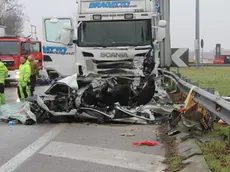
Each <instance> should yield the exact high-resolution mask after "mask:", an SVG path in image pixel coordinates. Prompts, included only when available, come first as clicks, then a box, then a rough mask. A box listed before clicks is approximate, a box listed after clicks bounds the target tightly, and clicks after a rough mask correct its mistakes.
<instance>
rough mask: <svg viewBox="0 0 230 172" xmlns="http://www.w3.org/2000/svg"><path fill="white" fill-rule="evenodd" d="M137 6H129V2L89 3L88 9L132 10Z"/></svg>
mask: <svg viewBox="0 0 230 172" xmlns="http://www.w3.org/2000/svg"><path fill="white" fill-rule="evenodd" d="M134 7H137V5H131V4H130V2H129V1H123V2H121V1H111V2H90V4H89V8H134Z"/></svg>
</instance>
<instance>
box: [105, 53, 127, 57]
mask: <svg viewBox="0 0 230 172" xmlns="http://www.w3.org/2000/svg"><path fill="white" fill-rule="evenodd" d="M101 57H127V58H128V54H127V53H103V52H102V53H101Z"/></svg>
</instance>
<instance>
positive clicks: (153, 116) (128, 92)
mask: <svg viewBox="0 0 230 172" xmlns="http://www.w3.org/2000/svg"><path fill="white" fill-rule="evenodd" d="M135 83H136V81H135V79H130V78H125V77H109V78H101V77H100V76H98V75H95V74H89V75H88V76H86V77H85V76H80V77H77V75H73V76H69V77H67V78H64V79H62V80H59V81H57V82H56V83H54V84H53V85H52V86H51V87H50V88H49V89H48V90H47V91H46V92H45V95H44V96H37V97H35V98H33V99H31V98H30V99H28V101H30V102H31V111H32V112H33V113H34V114H35V115H36V118H37V122H44V121H45V120H49V121H50V122H68V121H69V122H72V121H82V120H85V119H96V120H97V122H99V123H105V122H110V121H116V120H118V121H119V120H124V119H130V118H135V119H139V120H142V121H145V122H147V123H154V122H156V121H157V120H163V119H166V118H168V116H169V115H170V114H171V112H172V110H173V106H172V105H167V104H161V105H160V104H159V103H158V100H160V99H162V98H161V97H162V94H163V93H162V92H161V95H160V96H155V97H154V95H155V94H156V95H157V90H156V84H155V80H154V78H153V77H149V78H142V79H141V81H140V84H139V85H137V84H136V85H135ZM158 94H159V92H158ZM165 94H167V93H166V92H165Z"/></svg>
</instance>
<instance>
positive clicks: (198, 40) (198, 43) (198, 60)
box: [195, 0, 200, 67]
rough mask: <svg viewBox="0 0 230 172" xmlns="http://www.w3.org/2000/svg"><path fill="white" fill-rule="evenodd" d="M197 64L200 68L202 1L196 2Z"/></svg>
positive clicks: (197, 0)
mask: <svg viewBox="0 0 230 172" xmlns="http://www.w3.org/2000/svg"><path fill="white" fill-rule="evenodd" d="M195 13H196V38H195V40H196V43H195V45H196V46H195V49H196V64H197V67H199V64H200V0H196V12H195Z"/></svg>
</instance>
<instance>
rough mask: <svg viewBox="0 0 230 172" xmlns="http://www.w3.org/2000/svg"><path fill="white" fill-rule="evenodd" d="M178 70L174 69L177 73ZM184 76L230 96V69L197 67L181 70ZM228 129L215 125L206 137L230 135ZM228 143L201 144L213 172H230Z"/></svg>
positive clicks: (219, 141)
mask: <svg viewBox="0 0 230 172" xmlns="http://www.w3.org/2000/svg"><path fill="white" fill-rule="evenodd" d="M175 70H176V69H172V71H175ZM180 73H181V74H182V76H184V77H186V78H189V79H192V80H193V81H196V82H199V83H200V87H202V88H215V89H216V91H218V92H219V93H220V94H221V95H222V96H228V95H230V75H229V74H230V67H200V68H199V69H197V68H195V67H190V68H182V69H180ZM228 129H229V128H228V127H227V126H222V125H219V124H215V127H214V131H212V132H210V133H208V134H207V135H205V136H204V137H211V138H213V137H216V136H220V135H223V134H224V135H228ZM226 143H227V141H226V140H225V141H222V140H218V139H212V140H211V141H210V142H208V143H202V144H201V143H199V146H200V148H201V150H202V151H203V154H204V157H205V159H206V161H207V164H208V165H209V167H210V169H211V170H212V171H213V172H230V151H229V150H228V149H227V148H226Z"/></svg>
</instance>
